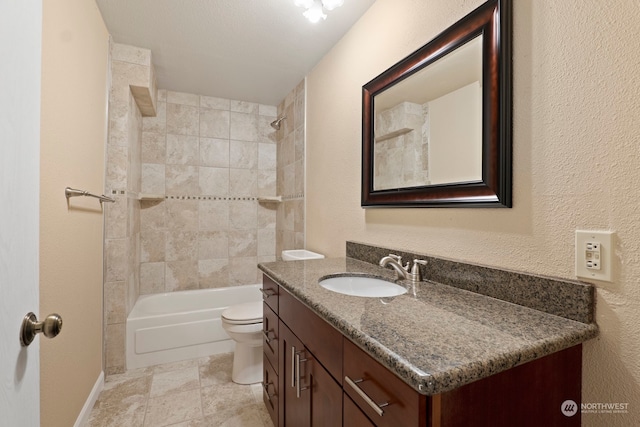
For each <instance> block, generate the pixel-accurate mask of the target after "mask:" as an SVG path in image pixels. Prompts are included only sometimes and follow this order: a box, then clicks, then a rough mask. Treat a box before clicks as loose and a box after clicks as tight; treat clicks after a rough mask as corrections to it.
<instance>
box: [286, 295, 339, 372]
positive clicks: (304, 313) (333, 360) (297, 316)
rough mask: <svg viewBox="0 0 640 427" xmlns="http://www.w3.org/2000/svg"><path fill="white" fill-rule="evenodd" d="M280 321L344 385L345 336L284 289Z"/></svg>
mask: <svg viewBox="0 0 640 427" xmlns="http://www.w3.org/2000/svg"><path fill="white" fill-rule="evenodd" d="M279 306H280V319H282V321H283V322H284V323H286V324H287V326H288V327H289V329H291V331H292V332H293V333H294V334H295V335H296V336H297V337H298V338H299V339H300V340H301V341H302V342H303V343H304V345H305V347H307V349H309V351H310V352H311V353H312V354H313V355H314V356H315V357H316V359H317V360H318V361H319V362H320V363H321V364H322V365H323V366H324V368H325V369H326V370H327V371H329V373H330V374H331V375H332V376H333V378H334V379H335V380H336V381H337V382H338V383H339V384H342V358H341V355H342V334H341V333H340V332H339V331H338V330H337V329H335V328H334V327H333V326H331V325H330V324H328V323H327V322H326V321H325V320H323V319H322V318H321V317H319V316H318V315H317V314H315V313H314V312H313V311H311V309H310V308H308V307H307V306H306V305H304V304H303V303H301V302H300V301H298V300H297V299H296V298H295V297H294V296H293V295H291V294H290V293H289V292H287V291H286V290H284V289H282V288H281V289H280V302H279Z"/></svg>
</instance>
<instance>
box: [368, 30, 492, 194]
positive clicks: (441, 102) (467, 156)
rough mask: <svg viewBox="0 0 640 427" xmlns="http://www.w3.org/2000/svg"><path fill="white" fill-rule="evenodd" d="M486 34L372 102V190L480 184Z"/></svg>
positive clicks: (376, 96) (379, 95)
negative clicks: (483, 52)
mask: <svg viewBox="0 0 640 427" xmlns="http://www.w3.org/2000/svg"><path fill="white" fill-rule="evenodd" d="M482 58H483V56H482V35H479V36H477V37H475V38H473V39H471V41H469V42H467V43H466V44H464V45H462V46H460V47H458V48H457V49H456V50H454V51H452V52H451V53H449V54H447V55H445V56H443V57H442V58H440V59H439V60H437V61H435V62H434V63H432V64H430V65H429V66H427V67H425V68H424V69H423V70H421V71H419V72H417V73H415V74H413V75H412V76H411V78H408V79H404V80H402V81H400V82H399V83H397V84H395V85H393V86H391V87H389V88H388V89H385V90H384V91H382V92H380V93H378V94H376V95H375V97H374V102H373V104H374V105H373V107H374V115H375V119H374V129H373V132H374V147H373V160H374V162H373V163H374V165H373V190H374V191H376V190H387V189H395V188H408V187H418V186H425V185H437V184H449V183H462V182H477V181H481V180H482V89H483V88H482Z"/></svg>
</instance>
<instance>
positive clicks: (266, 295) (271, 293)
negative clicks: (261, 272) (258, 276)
mask: <svg viewBox="0 0 640 427" xmlns="http://www.w3.org/2000/svg"><path fill="white" fill-rule="evenodd" d="M259 290H260V292H261V293H262V296H264V298H265V299H267V298H269V297H272V296H274V295H275V294H276V291H274V290H273V289H266V290H265V289H262V288H259Z"/></svg>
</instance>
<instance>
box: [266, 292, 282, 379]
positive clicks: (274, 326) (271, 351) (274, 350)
mask: <svg viewBox="0 0 640 427" xmlns="http://www.w3.org/2000/svg"><path fill="white" fill-rule="evenodd" d="M262 305H263V307H262V350H263V352H264V355H265V357H266V358H267V360H268V361H269V363H271V366H272V367H273V369H274V370H275V372H276V373H278V336H279V331H278V315H277V314H275V313H274V312H273V310H271V308H270V307H269V305H268V304H267V303H266V302H265V303H263V304H262Z"/></svg>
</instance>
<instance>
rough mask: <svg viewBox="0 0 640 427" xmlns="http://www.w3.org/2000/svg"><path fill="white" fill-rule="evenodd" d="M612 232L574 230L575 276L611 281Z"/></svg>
mask: <svg viewBox="0 0 640 427" xmlns="http://www.w3.org/2000/svg"><path fill="white" fill-rule="evenodd" d="M612 270H613V232H612V231H583V230H576V276H578V277H582V278H584V279H593V280H603V281H605V282H611V278H612Z"/></svg>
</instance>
